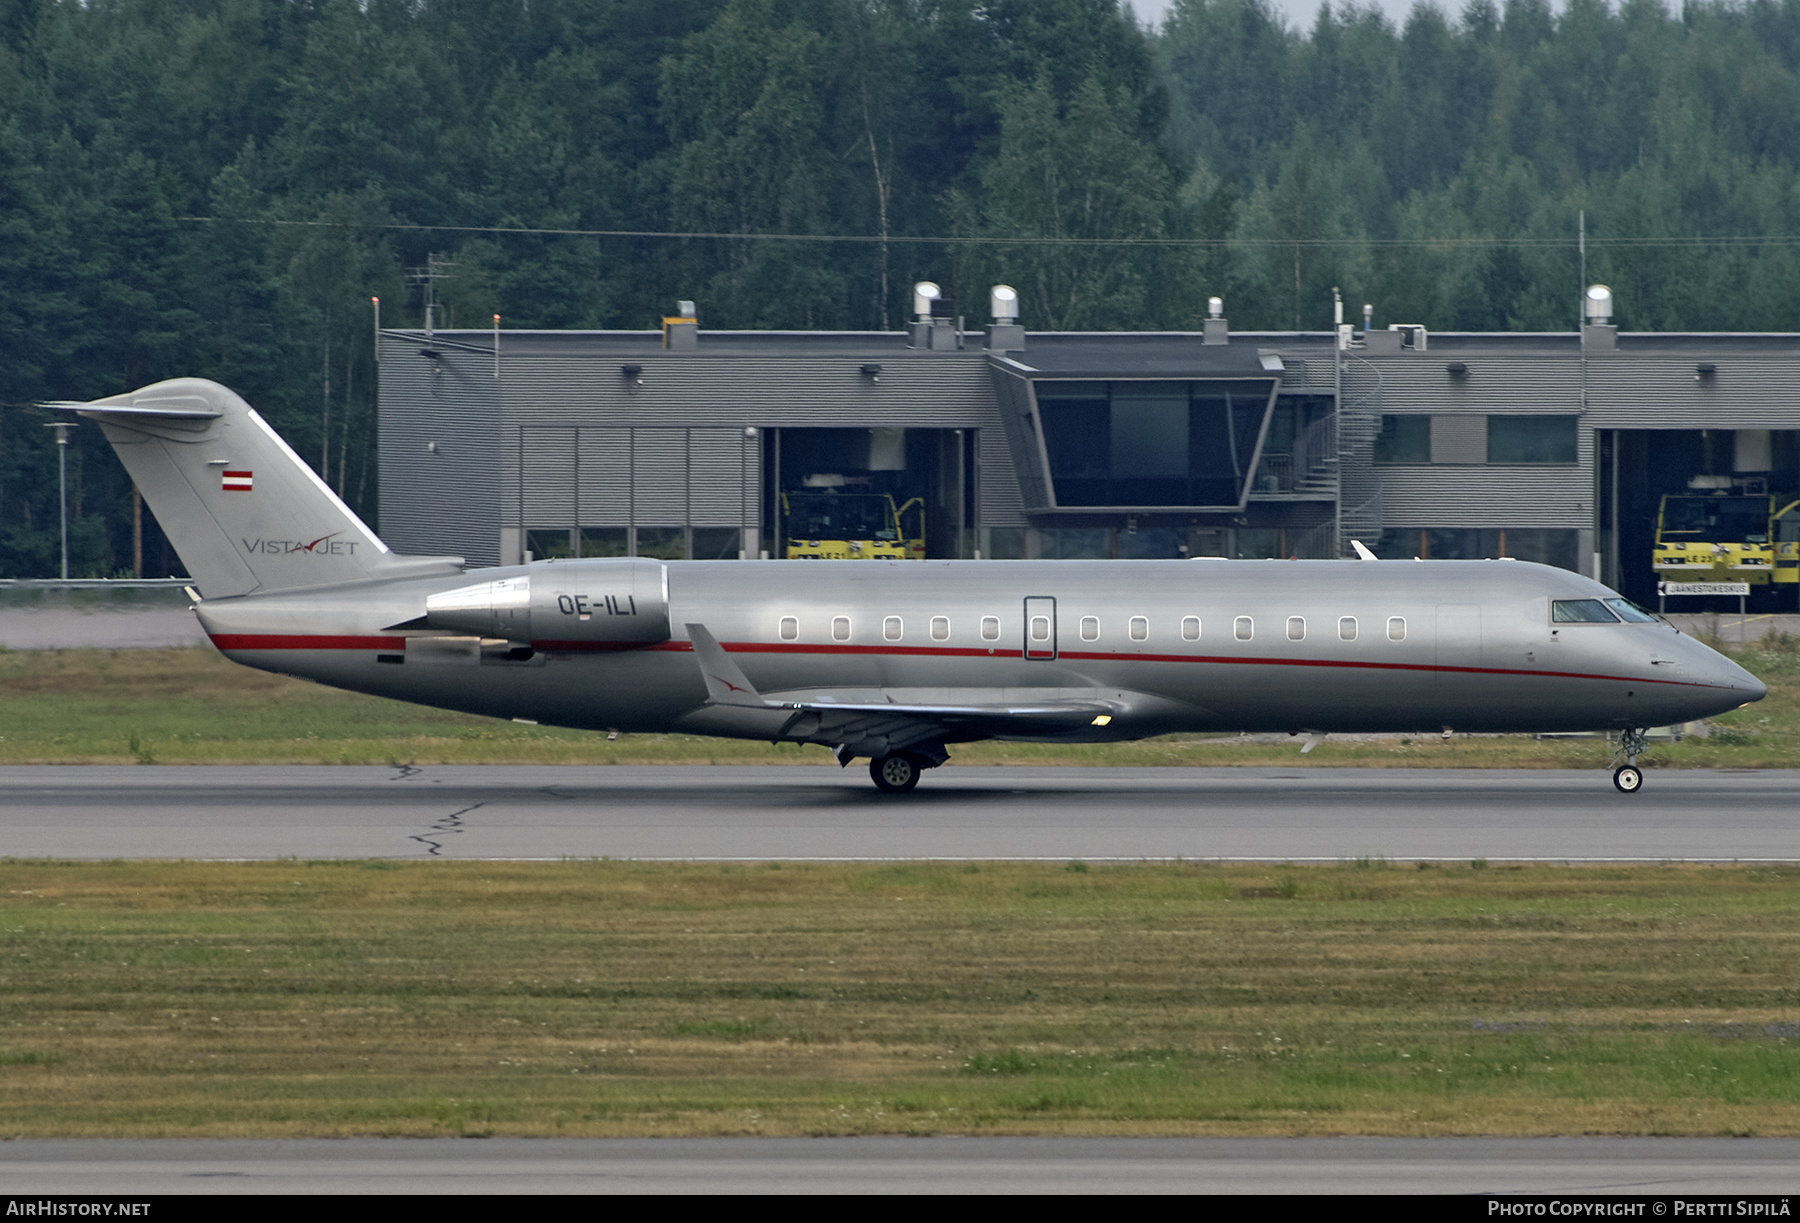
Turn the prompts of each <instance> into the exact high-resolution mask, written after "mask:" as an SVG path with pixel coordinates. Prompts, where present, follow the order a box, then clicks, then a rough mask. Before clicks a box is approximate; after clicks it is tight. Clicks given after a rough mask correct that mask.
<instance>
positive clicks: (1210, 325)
mask: <svg viewBox="0 0 1800 1223" xmlns="http://www.w3.org/2000/svg"><path fill="white" fill-rule="evenodd" d="M1200 343H1201V344H1229V343H1231V323H1230V322H1229V321H1228V320H1227V319H1226V318H1225V299H1224V298H1222V297H1209V298H1207V299H1206V324H1205V330H1204V331H1202V332H1201V333H1200Z"/></svg>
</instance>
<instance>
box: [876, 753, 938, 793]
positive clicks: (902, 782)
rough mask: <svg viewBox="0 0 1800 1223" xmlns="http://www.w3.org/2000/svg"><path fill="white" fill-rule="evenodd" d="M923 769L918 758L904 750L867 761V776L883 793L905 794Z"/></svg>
mask: <svg viewBox="0 0 1800 1223" xmlns="http://www.w3.org/2000/svg"><path fill="white" fill-rule="evenodd" d="M923 771H924V770H922V769H921V768H920V767H919V761H918V759H917V758H916V757H914V756H909V755H907V754H906V753H904V752H901V753H899V754H897V755H893V756H877V757H875V759H873V760H871V761H869V777H870V778H871V779H872V780H873V781H874V782H875V788H876V789H877V790H880V791H881V792H882V793H883V794H905V793H906V792H907V791H909V790H911V789H912V788H913V787H914V786H916V785H918V784H919V774H920V773H921V772H923Z"/></svg>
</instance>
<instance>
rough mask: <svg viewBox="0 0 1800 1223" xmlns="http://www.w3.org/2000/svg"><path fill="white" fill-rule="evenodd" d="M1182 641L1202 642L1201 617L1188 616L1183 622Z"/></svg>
mask: <svg viewBox="0 0 1800 1223" xmlns="http://www.w3.org/2000/svg"><path fill="white" fill-rule="evenodd" d="M1181 639H1182V640H1183V641H1198V640H1200V617H1199V616H1188V617H1186V618H1184V619H1183V620H1182V622H1181Z"/></svg>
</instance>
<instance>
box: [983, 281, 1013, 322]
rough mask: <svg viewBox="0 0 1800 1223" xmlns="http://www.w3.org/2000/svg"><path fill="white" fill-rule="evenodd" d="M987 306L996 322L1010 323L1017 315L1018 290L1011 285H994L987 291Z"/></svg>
mask: <svg viewBox="0 0 1800 1223" xmlns="http://www.w3.org/2000/svg"><path fill="white" fill-rule="evenodd" d="M988 308H989V310H990V311H991V312H992V314H993V316H994V321H995V322H996V323H1010V322H1013V321H1014V320H1015V319H1017V318H1018V317H1019V291H1018V290H1017V289H1015V288H1013V287H1012V286H1011V285H995V286H994V287H993V288H992V289H990V290H989V291H988Z"/></svg>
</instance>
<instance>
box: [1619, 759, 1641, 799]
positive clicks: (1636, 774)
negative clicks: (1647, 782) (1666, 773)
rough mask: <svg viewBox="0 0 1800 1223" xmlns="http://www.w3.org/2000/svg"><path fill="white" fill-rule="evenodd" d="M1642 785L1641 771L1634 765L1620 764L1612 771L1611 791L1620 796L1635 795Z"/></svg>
mask: <svg viewBox="0 0 1800 1223" xmlns="http://www.w3.org/2000/svg"><path fill="white" fill-rule="evenodd" d="M1643 785H1644V774H1643V771H1642V770H1641V769H1639V768H1638V767H1637V766H1636V765H1635V764H1622V765H1620V766H1619V767H1618V768H1616V769H1614V770H1613V789H1615V790H1617V791H1618V792H1619V793H1620V794H1636V793H1637V792H1638V791H1639V790H1641V789H1642V788H1643Z"/></svg>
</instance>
